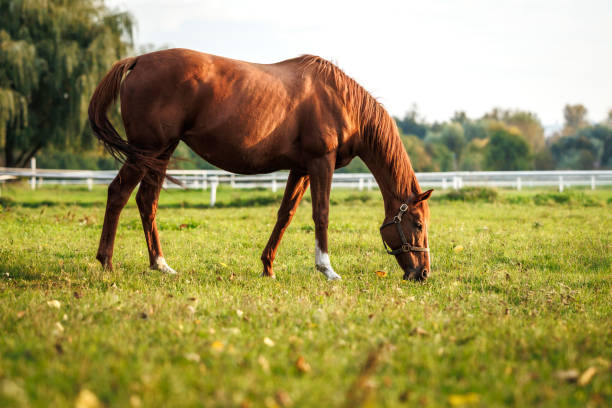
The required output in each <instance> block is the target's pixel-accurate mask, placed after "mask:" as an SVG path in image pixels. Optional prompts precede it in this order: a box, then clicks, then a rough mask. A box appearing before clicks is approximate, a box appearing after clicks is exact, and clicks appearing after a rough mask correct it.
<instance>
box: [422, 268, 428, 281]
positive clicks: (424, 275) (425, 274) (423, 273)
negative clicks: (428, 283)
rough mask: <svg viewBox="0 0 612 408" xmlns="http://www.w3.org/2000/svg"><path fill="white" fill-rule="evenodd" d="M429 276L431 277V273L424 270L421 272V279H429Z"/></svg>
mask: <svg viewBox="0 0 612 408" xmlns="http://www.w3.org/2000/svg"><path fill="white" fill-rule="evenodd" d="M427 276H429V272H427V269H423V270H422V271H421V278H423V279H427Z"/></svg>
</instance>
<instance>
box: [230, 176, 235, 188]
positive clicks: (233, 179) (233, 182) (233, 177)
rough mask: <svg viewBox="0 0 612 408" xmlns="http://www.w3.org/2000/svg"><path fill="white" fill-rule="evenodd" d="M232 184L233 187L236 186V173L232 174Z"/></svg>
mask: <svg viewBox="0 0 612 408" xmlns="http://www.w3.org/2000/svg"><path fill="white" fill-rule="evenodd" d="M230 186H232V188H234V187H236V175H235V174H232V175H230Z"/></svg>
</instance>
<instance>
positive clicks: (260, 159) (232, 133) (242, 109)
mask: <svg viewBox="0 0 612 408" xmlns="http://www.w3.org/2000/svg"><path fill="white" fill-rule="evenodd" d="M316 93H317V84H315V83H314V82H313V80H312V78H311V77H310V76H308V75H304V72H303V71H300V62H299V59H292V60H286V61H282V62H280V63H275V64H255V63H250V62H245V61H239V60H234V59H229V58H224V57H219V56H215V55H211V54H205V53H201V52H197V51H192V50H186V49H171V50H164V51H158V52H153V53H150V54H145V55H143V56H140V57H138V59H137V61H136V64H135V66H134V68H133V70H132V72H131V73H130V74H129V75H128V76H127V78H126V80H125V81H124V85H123V88H122V113H123V117H124V122H125V125H126V129H127V132H128V137H130V133H139V132H142V127H143V125H144V126H145V127H146V128H147V130H146V131H147V135H143V136H141V137H140V138H145V139H146V140H144V141H143V142H140V141H138V142H140V143H141V146H142V147H153V146H158V145H160V144H163V143H164V140H161V139H164V138H166V139H168V140H175V141H178V140H183V141H185V142H186V143H187V144H188V145H189V146H190V147H191V148H192V149H193V150H195V151H196V152H197V153H198V154H200V155H201V156H202V157H204V159H206V160H208V161H209V162H211V163H213V164H215V165H217V166H219V167H221V168H225V169H227V170H231V171H235V172H242V173H257V172H265V171H273V170H277V169H281V168H290V167H294V166H295V164H296V163H297V162H298V161H299V160H300V156H303V153H304V150H308V151H310V150H312V151H315V153H314V154H318V153H316V151H319V150H320V151H321V153H324V152H325V151H327V150H330V149H333V148H335V146H336V144H337V138H335V136H334V135H332V133H333V132H334V130H335V129H337V128H338V126H337V124H336V123H333V122H334V118H331V117H326V115H329V113H328V112H329V111H331V110H330V109H329V108H328V107H327V106H325V105H326V104H327V105H329V103H331V102H330V101H329V95H324V97H321V96H320V95H318V94H316ZM145 123H146V124H145ZM317 132H318V134H317ZM325 132H329V133H330V135H329V137H328V138H327V140H323V139H322V138H321V133H325ZM311 135H312V136H311ZM166 143H170V142H169V141H167V142H166Z"/></svg>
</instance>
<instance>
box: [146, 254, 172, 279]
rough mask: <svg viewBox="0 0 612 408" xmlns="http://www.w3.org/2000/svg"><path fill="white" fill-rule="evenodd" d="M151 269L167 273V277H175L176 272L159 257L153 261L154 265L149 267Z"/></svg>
mask: <svg viewBox="0 0 612 408" xmlns="http://www.w3.org/2000/svg"><path fill="white" fill-rule="evenodd" d="M151 269H153V270H156V271H160V272H163V273H167V274H168V275H176V271H175V270H174V269H172V268H171V267H170V266H168V264H167V263H166V260H165V259H164V258H162V257H159V258H157V259H156V260H155V264H153V265H151Z"/></svg>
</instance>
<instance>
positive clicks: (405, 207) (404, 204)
mask: <svg viewBox="0 0 612 408" xmlns="http://www.w3.org/2000/svg"><path fill="white" fill-rule="evenodd" d="M399 210H400V212H403V213H405V212H406V211H408V204H406V203H402V205H400V208H399Z"/></svg>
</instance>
